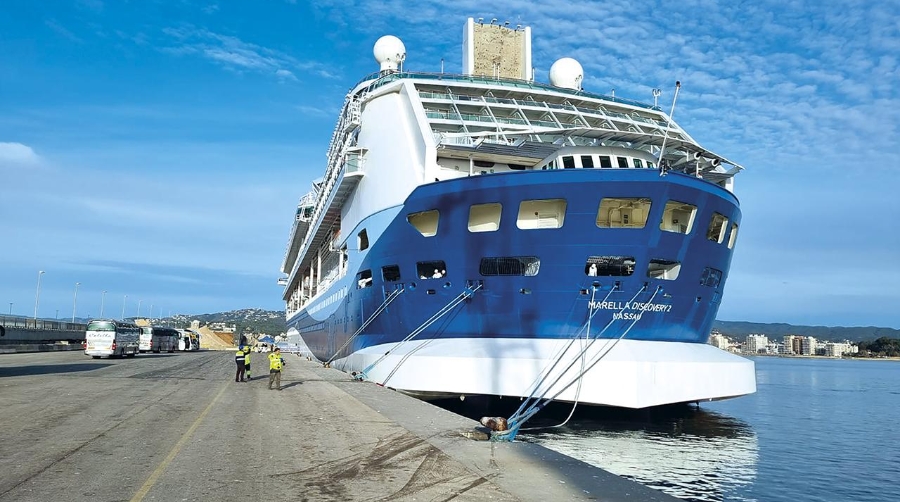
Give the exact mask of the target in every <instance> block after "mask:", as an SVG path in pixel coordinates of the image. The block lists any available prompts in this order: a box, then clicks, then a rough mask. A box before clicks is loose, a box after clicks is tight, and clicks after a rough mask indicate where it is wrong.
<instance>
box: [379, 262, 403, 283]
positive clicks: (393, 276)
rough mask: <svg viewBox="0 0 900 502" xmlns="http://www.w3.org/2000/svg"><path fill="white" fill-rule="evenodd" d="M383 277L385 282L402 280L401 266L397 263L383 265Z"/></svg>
mask: <svg viewBox="0 0 900 502" xmlns="http://www.w3.org/2000/svg"><path fill="white" fill-rule="evenodd" d="M381 278H382V279H384V282H397V281H399V280H400V267H399V266H397V265H387V266H384V267H381Z"/></svg>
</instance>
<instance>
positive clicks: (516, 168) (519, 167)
mask: <svg viewBox="0 0 900 502" xmlns="http://www.w3.org/2000/svg"><path fill="white" fill-rule="evenodd" d="M507 166H509V168H510V169H512V170H513V171H524V170H526V169H528V166H526V165H522V164H507Z"/></svg>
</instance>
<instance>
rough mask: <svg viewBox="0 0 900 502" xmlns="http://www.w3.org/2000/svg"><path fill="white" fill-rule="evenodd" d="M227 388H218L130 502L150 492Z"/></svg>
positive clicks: (139, 499)
mask: <svg viewBox="0 0 900 502" xmlns="http://www.w3.org/2000/svg"><path fill="white" fill-rule="evenodd" d="M227 388H228V386H227V385H223V386H222V390H220V391H219V393H218V394H216V397H214V398H213V400H212V401H211V402H210V403H209V406H207V407H206V409H205V410H203V413H201V414H200V416H199V417H197V420H194V423H193V424H191V426H190V427H189V428H188V430H186V431H185V432H184V434H183V435H182V436H181V439H179V440H178V442H177V443H175V447H174V448H172V451H170V452H169V454H168V455H167V456H166V458H165V459H163V461H162V462H160V464H159V466H157V468H156V470H155V471H153V474H151V475H150V477H149V478H148V479H147V482H145V483H144V486H142V487H141V489H140V490H138V492H137V493H135V494H134V497H132V498H131V502H140V501H141V500H143V499H144V497H146V496H147V493H149V492H150V489H151V488H153V485H154V484H156V481H157V480H159V477H160V476H161V475H162V473H163V471H165V470H166V467H168V466H169V464H170V463H171V462H172V460H174V459H175V456H176V455H178V453H179V452H180V451H181V449H182V448H184V445H185V444H186V443H187V441H188V439H190V437H191V435H193V434H194V430H196V429H197V427H198V426H199V425H200V422H202V421H203V419H204V418H206V415H207V414H208V413H209V410H211V409H212V407H213V405H214V404H216V401H218V400H219V397H221V396H222V394H224V393H225V389H227Z"/></svg>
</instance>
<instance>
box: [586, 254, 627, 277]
mask: <svg viewBox="0 0 900 502" xmlns="http://www.w3.org/2000/svg"><path fill="white" fill-rule="evenodd" d="M584 273H585V274H586V275H589V276H592V277H593V276H597V277H611V276H629V275H631V274H633V273H634V256H589V257H588V259H587V263H585V265H584Z"/></svg>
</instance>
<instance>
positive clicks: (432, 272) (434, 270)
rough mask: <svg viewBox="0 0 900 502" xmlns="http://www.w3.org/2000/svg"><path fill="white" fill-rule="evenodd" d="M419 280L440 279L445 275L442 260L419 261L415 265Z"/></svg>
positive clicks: (444, 266)
mask: <svg viewBox="0 0 900 502" xmlns="http://www.w3.org/2000/svg"><path fill="white" fill-rule="evenodd" d="M416 275H418V276H419V279H440V278H441V277H444V276H445V275H447V265H446V264H444V261H443V260H434V261H420V262H418V263H416Z"/></svg>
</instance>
